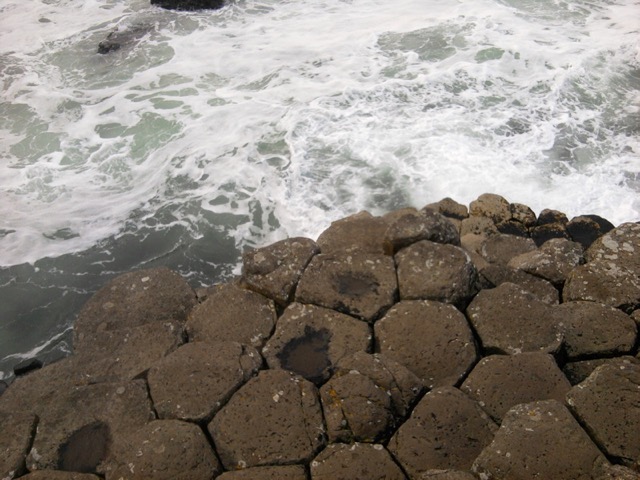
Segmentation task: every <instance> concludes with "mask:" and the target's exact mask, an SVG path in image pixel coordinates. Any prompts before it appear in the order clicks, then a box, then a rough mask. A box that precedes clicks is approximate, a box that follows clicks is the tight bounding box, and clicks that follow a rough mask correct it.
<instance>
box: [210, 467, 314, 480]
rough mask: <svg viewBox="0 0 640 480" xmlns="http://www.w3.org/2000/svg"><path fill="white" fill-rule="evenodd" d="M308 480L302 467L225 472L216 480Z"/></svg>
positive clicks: (255, 468)
mask: <svg viewBox="0 0 640 480" xmlns="http://www.w3.org/2000/svg"><path fill="white" fill-rule="evenodd" d="M256 479H260V480H308V477H307V472H306V470H305V468H304V466H303V465H282V466H269V467H253V468H245V469H244V470H236V471H232V472H225V473H223V474H222V475H220V476H219V477H216V480H256Z"/></svg>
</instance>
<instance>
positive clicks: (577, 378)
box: [562, 355, 640, 385]
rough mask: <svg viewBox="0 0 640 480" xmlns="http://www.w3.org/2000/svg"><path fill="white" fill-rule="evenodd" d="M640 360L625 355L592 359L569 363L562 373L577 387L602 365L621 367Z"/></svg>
mask: <svg viewBox="0 0 640 480" xmlns="http://www.w3.org/2000/svg"><path fill="white" fill-rule="evenodd" d="M638 362H640V359H637V358H636V357H632V356H630V355H625V356H622V357H617V358H592V359H589V360H579V361H576V362H567V363H566V364H565V366H564V367H563V368H562V372H563V373H564V374H565V376H566V377H567V378H568V379H569V382H570V383H571V385H577V384H578V383H581V382H583V381H584V380H586V379H587V377H588V376H589V375H591V374H592V373H593V371H594V370H595V369H596V368H598V367H599V366H601V365H606V364H609V363H611V364H613V365H615V366H617V367H620V366H622V365H625V364H629V363H638Z"/></svg>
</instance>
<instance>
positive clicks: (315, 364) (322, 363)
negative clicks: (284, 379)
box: [277, 325, 331, 385]
mask: <svg viewBox="0 0 640 480" xmlns="http://www.w3.org/2000/svg"><path fill="white" fill-rule="evenodd" d="M330 340H331V332H330V331H329V330H327V329H326V328H321V329H319V330H316V329H315V328H313V327H310V326H308V325H307V326H305V327H304V335H303V336H301V337H296V338H293V339H291V340H289V341H288V342H287V344H286V345H285V346H284V348H283V349H282V351H281V352H280V353H278V355H277V357H278V360H280V365H281V366H282V368H284V369H286V370H291V371H292V372H295V373H297V374H299V375H302V376H303V377H304V378H306V379H307V380H310V381H311V382H313V383H315V384H317V385H318V384H320V383H322V381H323V380H326V378H327V377H328V374H329V373H330V372H329V369H330V367H331V361H330V360H329V341H330Z"/></svg>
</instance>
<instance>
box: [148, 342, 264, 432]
mask: <svg viewBox="0 0 640 480" xmlns="http://www.w3.org/2000/svg"><path fill="white" fill-rule="evenodd" d="M261 364H262V357H261V356H260V354H259V353H258V352H257V351H256V350H255V349H254V348H252V347H248V346H243V345H241V344H239V343H235V342H220V343H216V344H208V343H204V342H195V343H187V344H186V345H183V346H182V347H180V348H179V349H178V350H176V351H175V352H173V353H172V354H171V355H169V356H167V357H165V358H163V359H162V360H160V361H158V362H156V363H155V365H154V366H153V367H152V368H151V370H149V375H148V383H149V392H150V394H151V398H152V399H153V405H154V408H155V410H156V412H157V414H158V417H159V418H162V419H178V420H187V421H193V422H201V421H203V420H207V419H210V418H211V417H212V416H213V414H214V413H215V412H217V411H218V410H219V409H220V408H221V407H222V405H224V404H225V403H226V402H227V400H228V399H229V398H231V395H232V394H233V393H234V392H235V391H236V390H237V389H238V388H240V386H241V385H242V384H243V383H244V382H246V381H247V380H249V378H251V377H252V376H253V375H254V374H255V373H256V372H257V371H258V369H259V368H260V366H261Z"/></svg>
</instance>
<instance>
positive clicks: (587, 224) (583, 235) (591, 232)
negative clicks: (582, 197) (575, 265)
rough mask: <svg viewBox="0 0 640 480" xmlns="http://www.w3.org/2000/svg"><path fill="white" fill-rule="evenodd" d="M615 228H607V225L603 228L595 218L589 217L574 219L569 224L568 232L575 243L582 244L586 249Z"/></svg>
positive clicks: (582, 216)
mask: <svg viewBox="0 0 640 480" xmlns="http://www.w3.org/2000/svg"><path fill="white" fill-rule="evenodd" d="M598 218H600V217H598ZM601 220H604V219H601ZM605 221H606V220H605ZM607 223H609V222H607ZM609 225H611V224H609ZM603 227H604V228H603ZM613 228H614V227H613V225H611V228H607V226H606V224H603V225H602V226H601V225H600V223H598V221H596V220H595V219H594V218H590V217H589V216H587V215H581V216H579V217H574V218H572V219H571V221H570V222H569V223H567V232H568V233H569V235H570V236H571V239H572V240H573V241H574V242H578V243H579V244H581V245H582V247H583V248H585V249H587V248H589V247H590V246H591V244H592V243H593V242H595V241H596V240H597V239H598V238H600V237H601V236H602V235H604V234H605V233H607V232H608V231H610V230H613Z"/></svg>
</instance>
